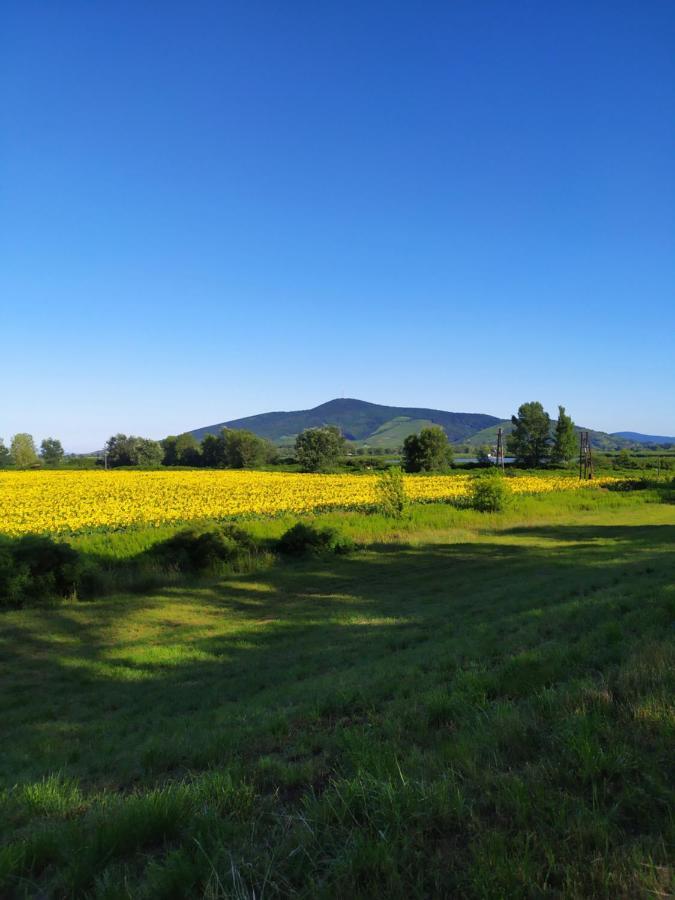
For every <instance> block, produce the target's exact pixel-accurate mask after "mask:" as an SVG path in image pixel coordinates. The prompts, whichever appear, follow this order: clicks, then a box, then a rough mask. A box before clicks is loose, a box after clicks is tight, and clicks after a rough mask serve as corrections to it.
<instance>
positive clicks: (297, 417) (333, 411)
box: [190, 398, 499, 446]
mask: <svg viewBox="0 0 675 900" xmlns="http://www.w3.org/2000/svg"><path fill="white" fill-rule="evenodd" d="M403 420H409V427H408V429H406V425H405V422H404V421H403ZM421 422H423V423H424V424H425V425H429V424H434V425H440V426H441V427H442V428H443V429H444V430H445V433H446V434H447V435H448V439H449V440H451V441H459V440H464V439H466V438H467V437H469V436H470V435H471V434H474V432H477V431H480V430H481V429H483V428H487V427H489V426H490V425H494V424H497V423H498V422H499V418H498V417H497V416H489V415H483V414H481V413H463V412H446V411H445V410H440V409H425V408H417V407H404V406H382V405H380V404H378V403H368V402H366V401H365V400H355V399H352V398H341V399H336V400H329V401H328V403H322V404H321V405H320V406H317V407H315V408H314V409H304V410H295V411H291V412H269V413H261V414H260V415H257V416H246V417H245V418H242V419H232V420H231V421H229V422H219V423H217V424H215V425H207V426H205V427H204V428H197V429H195V430H193V431H191V432H190V433H191V434H193V435H194V436H195V437H196V438H197V440H201V439H202V438H204V437H205V436H206V435H207V434H218V433H219V432H220V430H221V429H222V428H247V429H248V430H249V431H253V432H254V433H255V434H257V435H260V437H264V438H267V439H268V440H270V441H274V442H275V443H279V444H282V445H283V444H287V443H289V442H291V441H292V439H293V438H294V437H295V435H297V434H299V433H300V432H301V431H304V430H305V429H306V428H317V427H320V426H322V425H337V426H338V427H340V428H341V429H342V432H343V434H344V435H345V437H346V438H347V439H348V440H351V441H359V442H363V443H370V439H371V438H372V439H373V440H374V441H376V444H374V446H391V445H387V444H386V443H383V442H382V438H383V436H384V432H383V429H384V430H385V431H386V430H391V431H392V440H394V439H395V441H396V443H395V444H394V445H393V446H396V445H398V444H400V443H402V442H403V439H404V438H405V437H406V436H407V435H408V434H412V433H414V432H416V431H419V428H420V427H422V426H421V425H420V423H421ZM413 423H414V424H413ZM378 432H379V437H377V438H376V434H377V433H378ZM394 433H395V438H394Z"/></svg>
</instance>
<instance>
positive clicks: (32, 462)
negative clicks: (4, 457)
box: [10, 432, 39, 469]
mask: <svg viewBox="0 0 675 900" xmlns="http://www.w3.org/2000/svg"><path fill="white" fill-rule="evenodd" d="M10 452H11V454H12V459H13V460H14V465H15V466H17V468H19V469H27V468H28V467H29V466H36V465H37V464H38V463H39V459H38V455H37V451H36V450H35V441H34V440H33V435H32V434H26V433H25V432H23V433H20V434H15V435H14V437H13V438H12V444H11V450H10Z"/></svg>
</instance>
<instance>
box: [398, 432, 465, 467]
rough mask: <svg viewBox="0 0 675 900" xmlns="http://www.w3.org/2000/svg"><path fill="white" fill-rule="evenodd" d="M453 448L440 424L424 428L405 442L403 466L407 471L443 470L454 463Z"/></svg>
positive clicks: (409, 436)
mask: <svg viewBox="0 0 675 900" xmlns="http://www.w3.org/2000/svg"><path fill="white" fill-rule="evenodd" d="M452 460H453V455H452V448H451V447H450V444H449V443H448V436H447V435H446V433H445V431H444V430H443V429H442V428H441V427H440V425H432V426H431V427H430V428H423V429H422V430H421V431H420V433H419V434H410V435H408V437H407V438H406V439H405V441H404V442H403V468H404V469H405V470H406V472H442V471H443V470H445V469H447V468H448V467H449V466H451V465H452Z"/></svg>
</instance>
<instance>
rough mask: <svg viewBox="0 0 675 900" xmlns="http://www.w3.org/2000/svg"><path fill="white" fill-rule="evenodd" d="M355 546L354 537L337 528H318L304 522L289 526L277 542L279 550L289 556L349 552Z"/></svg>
mask: <svg viewBox="0 0 675 900" xmlns="http://www.w3.org/2000/svg"><path fill="white" fill-rule="evenodd" d="M353 548H354V542H353V541H352V539H351V538H349V537H347V536H346V535H344V534H341V532H340V531H338V529H337V528H328V527H326V528H317V527H316V525H307V524H306V523H304V522H298V524H297V525H293V527H292V528H289V529H288V531H286V532H285V533H284V534H283V535H282V536H281V537H280V538H279V541H278V543H277V550H278V551H279V552H280V553H283V554H285V555H287V556H305V555H317V554H321V553H349V552H350V551H351V550H353Z"/></svg>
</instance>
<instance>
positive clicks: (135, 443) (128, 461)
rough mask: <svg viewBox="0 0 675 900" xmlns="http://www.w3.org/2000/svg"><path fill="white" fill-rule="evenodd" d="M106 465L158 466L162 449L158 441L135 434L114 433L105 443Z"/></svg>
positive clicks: (161, 458)
mask: <svg viewBox="0 0 675 900" xmlns="http://www.w3.org/2000/svg"><path fill="white" fill-rule="evenodd" d="M105 450H106V453H107V454H108V465H109V466H111V467H112V468H116V467H117V466H148V467H152V466H159V465H161V463H162V460H163V459H164V450H163V449H162V446H161V444H160V443H159V442H158V441H153V440H151V439H150V438H143V437H137V436H135V435H129V436H127V435H126V434H115V435H113V436H112V437H111V438H109V440H108V441H107V443H106V445H105Z"/></svg>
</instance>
